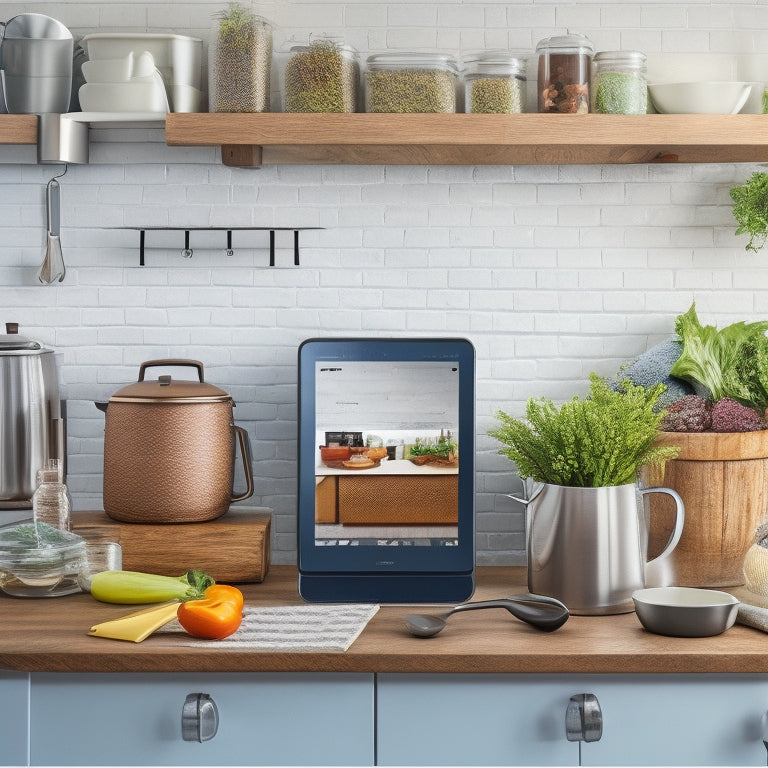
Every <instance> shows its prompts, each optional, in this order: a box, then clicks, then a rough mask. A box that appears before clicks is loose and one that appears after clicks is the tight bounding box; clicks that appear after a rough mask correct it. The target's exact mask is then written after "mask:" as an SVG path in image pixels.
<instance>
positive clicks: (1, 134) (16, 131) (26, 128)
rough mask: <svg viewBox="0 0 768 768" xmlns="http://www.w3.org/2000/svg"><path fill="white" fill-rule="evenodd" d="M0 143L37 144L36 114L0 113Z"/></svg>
mask: <svg viewBox="0 0 768 768" xmlns="http://www.w3.org/2000/svg"><path fill="white" fill-rule="evenodd" d="M0 144H37V115H0Z"/></svg>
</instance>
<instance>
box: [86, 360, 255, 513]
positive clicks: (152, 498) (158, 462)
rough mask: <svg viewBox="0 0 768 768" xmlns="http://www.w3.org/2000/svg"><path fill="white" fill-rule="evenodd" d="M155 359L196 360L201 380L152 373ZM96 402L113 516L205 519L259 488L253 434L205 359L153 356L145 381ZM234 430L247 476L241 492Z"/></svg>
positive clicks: (165, 362) (141, 372)
mask: <svg viewBox="0 0 768 768" xmlns="http://www.w3.org/2000/svg"><path fill="white" fill-rule="evenodd" d="M156 366H164V367H166V368H167V367H171V366H173V367H178V366H191V367H193V368H195V369H197V373H198V379H199V381H185V380H178V381H176V380H173V379H172V378H171V376H168V375H164V376H160V377H158V379H157V380H155V381H145V380H144V374H145V372H146V370H147V368H151V367H156ZM97 406H98V407H99V408H101V409H102V410H104V411H105V412H106V420H105V426H104V511H105V512H106V513H107V514H108V515H109V516H110V517H111V518H113V519H114V520H121V521H124V522H131V523H184V522H202V521H204V520H213V519H214V518H217V517H220V516H221V515H223V514H224V513H225V512H226V511H227V510H228V509H229V505H230V504H231V503H232V502H235V501H242V500H243V499H247V498H248V497H250V496H252V495H253V472H252V469H251V452H250V445H249V442H248V434H247V433H246V431H245V430H244V429H243V428H242V427H238V426H236V425H235V424H234V417H233V413H232V408H233V406H234V402H233V400H232V398H231V397H230V395H228V394H227V393H226V392H225V391H224V390H222V389H219V388H218V387H215V386H214V385H212V384H208V383H207V382H206V381H205V380H204V376H203V364H202V363H201V362H198V361H197V360H149V361H148V362H146V363H142V364H141V366H140V368H139V378H138V381H136V382H134V383H133V384H129V385H128V386H126V387H123V388H122V389H119V390H118V391H117V392H115V394H114V395H112V397H111V398H110V399H109V403H107V404H106V405H105V404H98V403H97ZM235 436H237V442H238V444H239V446H240V456H241V459H242V462H243V470H244V471H245V478H246V483H247V488H246V491H245V493H243V494H239V495H238V494H236V493H235V492H234V489H233V482H234V463H235V453H236V451H235Z"/></svg>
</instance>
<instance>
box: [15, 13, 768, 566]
mask: <svg viewBox="0 0 768 768" xmlns="http://www.w3.org/2000/svg"><path fill="white" fill-rule="evenodd" d="M222 5H223V4H222V3H211V2H207V1H206V2H195V1H194V0H191V1H190V2H185V3H181V2H160V0H146V1H145V2H141V3H122V2H118V1H117V0H106V1H105V2H101V3H98V4H94V3H91V2H80V1H79V0H75V1H73V2H68V1H66V0H65V1H63V2H27V3H4V4H3V11H4V14H3V18H10V17H11V16H12V15H15V13H22V12H26V11H30V10H35V11H39V12H43V13H49V14H50V15H53V16H55V17H57V18H60V19H61V20H62V21H63V22H64V23H65V24H68V25H69V26H70V27H71V28H72V29H73V30H74V31H75V33H76V34H78V35H81V34H84V33H86V32H88V31H93V30H94V28H95V27H96V26H101V27H103V28H105V29H110V30H143V29H148V28H153V29H154V28H158V29H163V28H165V29H166V30H168V31H176V32H180V33H186V34H194V35H197V36H200V37H202V38H203V39H204V40H205V41H206V42H207V41H208V40H209V39H210V36H211V30H212V28H213V14H214V13H215V12H216V11H218V10H220V9H221V7H222ZM259 11H260V12H261V13H262V14H263V15H264V16H266V17H267V18H269V19H270V20H271V21H273V23H274V25H275V48H276V50H278V51H280V50H282V49H284V48H285V46H286V44H287V43H289V42H290V41H302V42H303V41H306V40H307V38H308V36H309V34H310V33H311V32H320V33H326V34H331V35H338V36H341V37H343V38H344V39H345V40H346V41H347V42H349V43H351V44H353V45H355V46H356V47H358V48H359V50H360V55H361V59H363V60H364V59H365V57H366V56H367V55H369V54H370V53H373V52H379V51H381V50H384V49H387V48H389V49H397V50H414V51H438V50H439V51H442V52H446V53H452V54H456V55H459V54H463V53H466V52H468V51H471V50H476V49H482V48H490V47H506V46H510V47H512V48H514V49H520V48H524V49H527V50H528V51H529V52H530V53H533V49H534V47H535V45H536V43H537V42H538V41H539V40H540V39H542V38H544V37H547V36H550V35H552V34H562V33H563V32H565V31H567V30H569V29H570V30H572V31H579V32H582V33H584V34H586V35H588V36H589V37H590V38H591V39H592V40H593V42H594V43H595V49H596V50H601V49H602V50H607V49H609V48H624V49H628V48H634V49H639V50H644V51H646V53H649V54H653V53H660V52H685V51H689V52H694V53H706V52H707V51H710V50H711V51H726V52H751V51H757V52H762V51H764V50H766V49H768V5H766V4H765V3H764V2H762V1H761V0H743V1H741V0H739V1H736V0H734V1H733V2H729V1H728V0H723V2H717V3H711V2H709V1H708V0H691V1H690V2H686V3H677V2H661V1H657V2H648V3H640V2H634V1H633V0H621V2H603V3H599V2H594V1H593V0H575V1H574V2H572V3H567V4H563V3H558V2H554V0H512V1H511V2H509V1H508V0H505V1H504V2H502V1H501V0H464V1H463V2H462V1H461V0H419V2H417V3H415V4H414V3H410V2H406V0H391V1H390V2H382V3H373V2H371V0H346V2H338V1H334V0H317V1H316V2H307V1H305V2H296V1H295V0H280V1H279V2H278V1H277V0H266V1H264V2H260V3H259ZM535 77H536V65H535V60H532V62H531V68H530V71H529V78H530V79H531V92H532V93H534V94H535V85H534V84H533V81H534V80H535ZM565 122H567V121H564V130H565V129H567V127H565ZM91 139H92V141H91V160H92V161H91V164H90V165H88V166H84V167H77V166H72V167H70V168H69V170H68V171H67V174H66V176H64V177H63V179H62V180H61V185H62V198H63V212H62V223H63V232H62V247H63V251H64V256H65V260H66V261H67V265H68V273H67V278H66V280H65V282H64V283H62V284H61V285H56V286H50V287H48V286H40V285H38V284H37V283H36V271H37V269H38V267H39V264H40V261H41V260H42V254H43V247H44V232H43V227H44V219H45V216H44V208H43V200H44V187H45V184H46V182H47V181H48V179H49V178H50V177H51V176H52V175H53V174H54V173H56V172H58V169H57V168H56V167H54V166H37V165H35V164H34V150H30V148H28V147H23V148H18V147H15V148H13V147H2V148H0V163H1V164H0V306H1V307H3V310H4V311H3V313H2V314H3V318H0V321H2V322H4V321H9V320H16V321H18V322H20V323H21V324H22V327H23V331H24V332H25V333H27V334H28V335H31V336H33V337H35V338H39V339H40V340H42V341H44V342H45V343H46V344H49V345H51V346H53V347H54V348H55V349H56V350H57V359H58V361H59V366H60V376H61V381H62V387H63V391H64V394H65V396H66V397H67V399H68V449H69V472H70V477H69V480H70V486H71V490H72V493H73V496H74V499H75V502H76V504H77V505H78V506H82V507H84V508H85V507H89V508H96V507H98V506H99V504H100V503H101V470H102V451H103V428H104V422H103V416H102V414H101V413H99V411H98V410H97V409H96V408H95V406H94V405H93V400H95V399H106V398H108V397H109V395H110V394H111V393H112V392H114V391H115V390H116V389H117V388H119V387H120V386H122V385H124V384H126V383H128V382H130V381H132V380H135V378H136V375H137V372H138V367H139V365H140V363H141V362H143V361H145V360H148V359H152V358H159V357H180V358H194V359H199V360H202V361H203V362H204V364H205V368H206V376H207V378H209V380H211V381H212V382H214V383H215V384H217V385H218V386H221V387H223V388H225V389H227V390H228V391H230V392H231V393H232V395H233V397H234V398H235V400H236V402H237V408H236V411H235V416H236V419H237V422H238V423H240V424H242V425H243V426H244V427H245V428H246V429H247V430H248V433H249V435H250V439H251V443H252V447H253V456H254V472H255V475H256V488H257V491H256V493H257V496H256V498H255V499H254V500H253V502H254V503H255V504H259V505H265V506H271V507H272V508H273V509H274V514H275V523H274V537H273V542H272V544H273V549H272V552H273V559H274V560H275V561H276V562H292V561H293V560H294V558H295V512H296V510H295V504H296V499H295V485H296V478H295V473H296V463H295V455H296V440H295V435H296V423H295V422H296V370H295V366H296V350H297V346H298V344H299V343H300V342H301V341H302V340H304V339H306V338H309V337H311V336H318V335H319V336H323V335H326V336H327V335H346V334H352V335H372V336H381V335H395V336H398V335H399V336H406V335H422V336H423V335H432V334H434V335H440V336H442V335H460V336H466V337H468V338H470V339H471V341H472V342H473V343H474V344H475V347H476V350H477V361H478V377H477V379H478V381H477V446H478V457H477V467H478V477H477V489H478V494H477V512H478V513H477V531H478V534H477V544H478V557H479V561H480V562H482V563H522V562H524V557H525V555H524V532H523V531H524V526H523V514H522V510H521V509H520V508H519V505H515V504H513V503H512V502H511V501H510V500H509V499H507V498H506V496H505V494H506V493H509V492H513V491H515V490H517V489H518V487H519V481H518V480H517V479H516V478H515V475H514V472H513V467H512V466H511V464H510V463H509V462H508V461H507V459H506V458H504V457H503V456H500V455H498V453H497V448H498V446H497V444H496V442H495V441H494V440H492V439H491V438H489V437H488V436H487V434H486V431H487V430H488V429H490V428H491V427H493V426H495V416H494V415H495V413H496V411H497V410H499V409H500V408H501V409H504V410H506V411H508V412H510V413H515V414H517V415H520V414H522V412H523V409H524V406H525V401H526V399H527V398H528V397H539V396H542V395H546V396H549V397H553V398H556V399H567V398H570V397H571V396H573V395H574V394H583V393H585V392H586V390H587V386H588V385H587V376H588V374H589V372H590V371H592V370H595V371H597V372H599V373H601V374H602V375H612V374H613V373H614V372H615V371H616V370H617V369H618V367H619V365H620V364H621V363H622V362H624V361H626V360H629V359H631V358H632V357H633V356H635V355H636V354H639V353H640V352H642V351H643V350H644V349H646V348H647V347H648V346H650V345H652V344H654V343H656V342H658V341H660V340H662V339H664V338H669V337H670V336H671V335H672V333H673V329H674V318H675V317H676V315H677V314H679V313H681V312H683V311H685V310H686V309H687V308H688V306H690V303H691V302H692V301H694V300H695V301H696V304H697V308H698V310H699V313H700V315H701V316H702V318H703V319H704V321H705V322H709V323H716V324H721V323H727V322H733V321H735V320H738V319H746V320H750V319H764V318H765V317H768V261H766V257H765V255H764V254H757V255H754V254H747V253H745V251H744V245H745V243H746V238H745V237H743V236H740V237H736V236H735V235H734V230H735V226H736V225H735V222H734V221H733V218H732V214H731V201H730V197H729V194H728V192H729V189H730V188H731V187H732V186H733V185H734V184H736V183H740V182H741V181H743V180H744V179H745V178H746V177H747V176H748V175H749V174H751V173H752V171H753V170H756V169H758V168H759V166H755V165H751V164H727V163H726V164H722V165H707V164H703V165H678V164H674V163H662V164H656V165H642V164H640V165H616V166H581V165H576V166H559V167H558V166H511V165H510V166H485V165H481V166H476V167H471V166H470V167H463V166H400V165H393V166H336V165H308V166H303V165H283V166H265V167H263V168H261V169H240V168H228V167H226V166H223V165H222V164H221V163H220V156H219V150H218V149H217V148H210V147H200V148H169V147H166V146H165V143H164V135H163V132H162V131H161V130H158V129H146V128H139V129H135V130H131V131H128V132H127V133H121V132H120V131H114V130H102V129H92V132H91ZM138 141H140V142H142V143H137V142H138ZM152 225H157V226H162V225H168V226H194V225H197V226H209V225H211V226H266V227H269V226H285V227H293V226H320V227H324V228H325V229H322V230H317V231H315V230H308V231H305V232H302V234H301V260H302V266H300V267H294V266H293V263H292V262H293V258H292V256H293V254H292V236H291V235H290V233H278V235H277V262H278V264H279V266H278V267H276V268H274V269H270V268H269V267H268V266H267V259H268V255H267V243H268V239H267V235H266V234H265V233H239V232H237V233H235V234H234V238H235V243H234V250H235V253H234V255H233V256H232V257H227V256H226V255H225V253H224V247H223V242H224V241H223V240H222V239H221V238H223V233H220V235H221V237H220V238H217V237H216V236H215V235H205V236H203V235H195V236H193V240H195V237H196V238H197V239H196V241H195V242H194V243H193V247H194V250H195V253H194V255H193V257H192V258H191V259H189V260H187V259H183V258H182V257H181V255H180V252H181V248H182V247H183V241H182V240H180V236H179V233H176V235H175V236H174V235H170V236H169V235H163V234H161V233H154V234H152V233H150V234H149V235H148V239H150V238H153V239H152V240H151V242H152V244H153V246H154V247H152V248H150V249H148V250H147V256H146V259H147V266H146V267H143V268H142V267H139V266H138V233H137V232H136V231H129V230H121V229H120V227H124V226H125V227H138V226H152ZM105 228H109V229H105Z"/></svg>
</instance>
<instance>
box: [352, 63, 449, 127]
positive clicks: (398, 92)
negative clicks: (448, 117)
mask: <svg viewBox="0 0 768 768" xmlns="http://www.w3.org/2000/svg"><path fill="white" fill-rule="evenodd" d="M458 79H459V64H458V61H457V60H456V58H455V57H454V56H451V55H448V54H442V53H379V54H375V55H373V56H369V57H368V59H367V71H366V73H365V111H366V112H421V113H426V112H455V111H456V86H457V84H458Z"/></svg>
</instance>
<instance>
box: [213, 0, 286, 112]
mask: <svg viewBox="0 0 768 768" xmlns="http://www.w3.org/2000/svg"><path fill="white" fill-rule="evenodd" d="M217 19H218V23H217V25H216V27H215V30H214V40H213V42H212V43H211V46H210V49H209V52H208V62H209V68H210V72H209V76H208V90H209V94H208V109H209V111H210V112H269V109H270V79H271V75H272V26H271V25H270V23H269V22H268V21H267V20H266V19H263V18H262V17H261V16H257V15H255V14H254V13H253V12H252V11H251V9H250V6H248V5H242V4H241V3H231V4H230V5H229V7H228V8H227V10H226V11H222V12H221V13H220V14H219V15H218V16H217Z"/></svg>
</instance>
